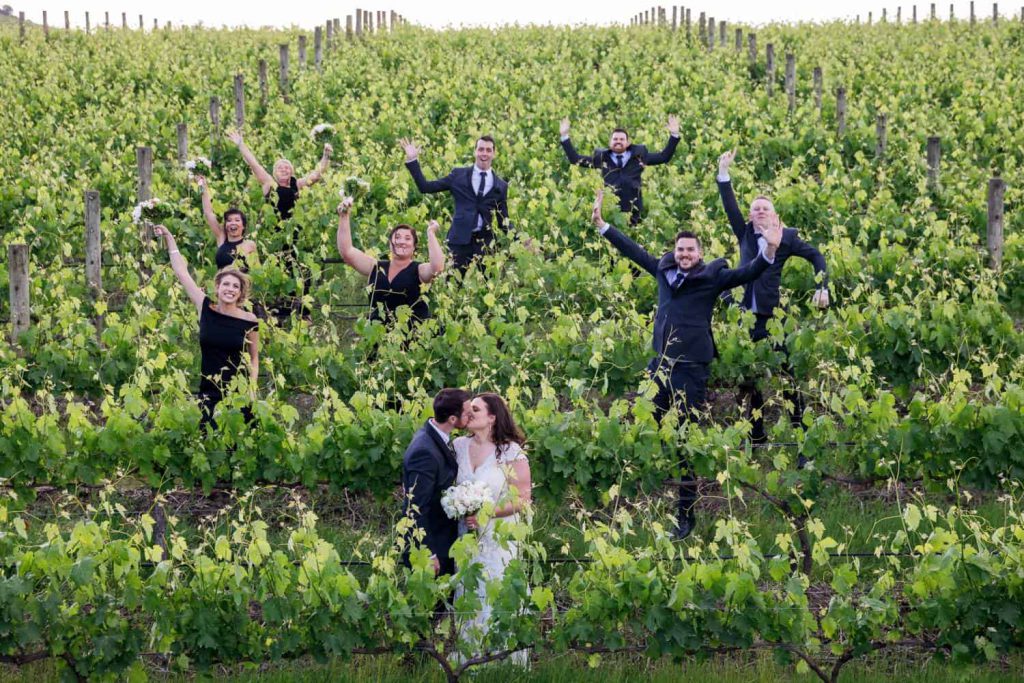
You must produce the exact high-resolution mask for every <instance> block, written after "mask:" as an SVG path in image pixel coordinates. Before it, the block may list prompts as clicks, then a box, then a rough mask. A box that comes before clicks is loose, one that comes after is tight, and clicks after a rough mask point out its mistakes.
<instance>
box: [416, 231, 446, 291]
mask: <svg viewBox="0 0 1024 683" xmlns="http://www.w3.org/2000/svg"><path fill="white" fill-rule="evenodd" d="M440 227H441V226H440V225H438V223H437V221H430V223H429V224H428V225H427V254H429V255H430V261H429V262H428V263H421V264H420V266H419V276H420V282H430V281H431V280H433V279H434V278H435V277H437V276H438V275H439V274H440V273H441V271H442V270H444V249H442V248H441V242H440V241H438V239H437V231H438V229H439V228H440Z"/></svg>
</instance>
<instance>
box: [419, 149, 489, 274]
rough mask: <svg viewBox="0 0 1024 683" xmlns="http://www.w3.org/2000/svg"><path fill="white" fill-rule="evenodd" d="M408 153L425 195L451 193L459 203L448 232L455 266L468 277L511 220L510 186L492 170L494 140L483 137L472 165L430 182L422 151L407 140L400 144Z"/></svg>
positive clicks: (453, 170) (449, 247)
mask: <svg viewBox="0 0 1024 683" xmlns="http://www.w3.org/2000/svg"><path fill="white" fill-rule="evenodd" d="M399 143H400V144H401V146H402V149H403V150H404V151H405V167H406V168H407V169H409V174H410V175H412V179H413V180H414V181H415V182H416V187H417V188H419V191H420V192H422V193H424V194H432V193H436V192H448V193H450V194H451V196H452V198H453V199H454V200H455V213H454V215H453V216H452V224H451V227H450V228H449V229H448V249H449V250H450V251H451V253H452V263H453V264H454V265H455V268H457V269H458V271H459V272H460V273H463V274H465V272H466V269H467V268H469V264H470V263H472V262H473V260H474V259H476V258H477V257H479V256H481V255H483V254H484V253H486V252H487V251H489V250H490V248H491V244H492V243H493V242H494V228H495V227H498V228H499V229H501V230H504V229H505V224H506V222H507V221H508V183H507V182H505V181H504V180H502V179H501V178H499V177H498V174H497V173H495V172H494V169H493V168H492V167H491V164H492V162H493V161H494V157H495V155H496V154H497V152H496V151H495V146H494V138H492V137H491V136H490V135H482V136H480V138H478V139H477V141H476V148H475V149H474V152H473V156H474V157H475V163H474V164H473V165H472V166H461V167H457V168H453V169H452V170H451V173H449V174H448V175H446V176H444V177H443V178H438V179H437V180H427V179H426V178H425V177H424V176H423V170H422V169H421V168H420V162H419V155H420V148H419V147H417V146H416V144H415V143H414V142H413V141H412V140H409V139H407V138H403V139H402V140H400V141H399Z"/></svg>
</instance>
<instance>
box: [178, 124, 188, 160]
mask: <svg viewBox="0 0 1024 683" xmlns="http://www.w3.org/2000/svg"><path fill="white" fill-rule="evenodd" d="M186 161H188V124H186V123H179V124H178V164H180V165H181V166H184V165H185V162H186Z"/></svg>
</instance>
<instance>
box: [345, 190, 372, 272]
mask: <svg viewBox="0 0 1024 683" xmlns="http://www.w3.org/2000/svg"><path fill="white" fill-rule="evenodd" d="M351 208H352V198H351V197H345V198H344V199H343V200H341V204H338V234H337V236H336V240H337V242H338V253H339V254H341V258H342V260H343V261H345V263H347V264H348V265H350V266H352V267H353V268H355V269H356V272H358V273H359V274H360V275H365V276H367V277H369V276H370V273H372V272H373V268H374V266H376V265H377V262H376V261H374V260H373V259H372V258H370V257H369V256H367V255H366V254H365V253H363V252H362V251H360V250H359V249H356V248H355V247H354V246H352V225H351V220H352V219H351V216H350V213H351V211H350V210H351Z"/></svg>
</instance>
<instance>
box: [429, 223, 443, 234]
mask: <svg viewBox="0 0 1024 683" xmlns="http://www.w3.org/2000/svg"><path fill="white" fill-rule="evenodd" d="M440 229H441V225H440V223H438V222H437V221H433V220H432V221H430V222H429V223H427V234H428V235H436V234H437V231H438V230H440Z"/></svg>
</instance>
